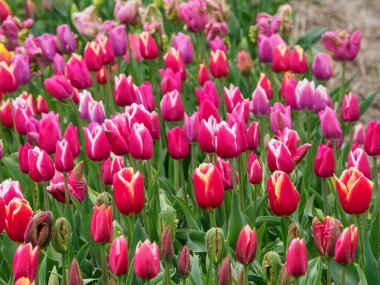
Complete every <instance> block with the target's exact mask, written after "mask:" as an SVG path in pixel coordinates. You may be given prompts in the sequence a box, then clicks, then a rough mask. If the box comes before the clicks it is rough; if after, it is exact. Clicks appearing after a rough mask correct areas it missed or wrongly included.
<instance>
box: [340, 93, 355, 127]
mask: <svg viewBox="0 0 380 285" xmlns="http://www.w3.org/2000/svg"><path fill="white" fill-rule="evenodd" d="M340 116H341V117H342V119H343V121H345V122H350V123H351V122H356V121H357V120H359V117H360V108H359V104H358V101H357V100H356V95H355V93H352V92H350V94H348V95H344V98H343V103H342V107H341V109H340Z"/></svg>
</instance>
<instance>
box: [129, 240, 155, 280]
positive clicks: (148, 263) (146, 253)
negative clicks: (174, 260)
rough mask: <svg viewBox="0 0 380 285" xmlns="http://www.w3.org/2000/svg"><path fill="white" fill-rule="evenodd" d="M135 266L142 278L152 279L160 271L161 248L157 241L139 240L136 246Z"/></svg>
mask: <svg viewBox="0 0 380 285" xmlns="http://www.w3.org/2000/svg"><path fill="white" fill-rule="evenodd" d="M133 267H134V269H135V273H136V275H137V276H138V277H139V278H141V279H152V278H154V277H156V276H157V274H158V272H159V271H160V250H159V249H158V246H157V244H156V243H155V242H153V243H151V242H150V241H149V240H145V241H144V242H141V241H140V242H139V243H138V244H137V246H136V251H135V256H134V259H133Z"/></svg>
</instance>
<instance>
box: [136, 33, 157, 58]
mask: <svg viewBox="0 0 380 285" xmlns="http://www.w3.org/2000/svg"><path fill="white" fill-rule="evenodd" d="M139 43H140V53H141V55H142V57H143V58H144V59H154V58H156V57H158V47H157V44H156V41H155V40H154V38H153V37H152V35H150V34H149V33H147V32H143V33H141V34H140V36H139Z"/></svg>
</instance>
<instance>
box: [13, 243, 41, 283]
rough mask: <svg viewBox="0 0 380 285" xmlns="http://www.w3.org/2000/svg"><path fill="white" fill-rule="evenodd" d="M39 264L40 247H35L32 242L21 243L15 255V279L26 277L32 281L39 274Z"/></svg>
mask: <svg viewBox="0 0 380 285" xmlns="http://www.w3.org/2000/svg"><path fill="white" fill-rule="evenodd" d="M37 266H38V247H35V248H34V249H33V246H32V244H31V243H27V244H21V245H19V246H18V247H17V250H16V252H15V254H14V256H13V266H12V272H13V279H15V280H17V279H19V278H22V277H26V278H28V279H29V280H31V281H34V278H35V277H36V274H37Z"/></svg>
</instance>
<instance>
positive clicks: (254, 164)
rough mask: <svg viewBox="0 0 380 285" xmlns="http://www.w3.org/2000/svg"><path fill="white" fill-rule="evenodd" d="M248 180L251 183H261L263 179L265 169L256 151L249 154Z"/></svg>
mask: <svg viewBox="0 0 380 285" xmlns="http://www.w3.org/2000/svg"><path fill="white" fill-rule="evenodd" d="M248 180H249V183H251V184H261V182H262V180H263V170H262V167H261V164H260V161H259V159H258V157H257V155H256V154H255V153H254V152H251V153H250V154H249V156H248Z"/></svg>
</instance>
